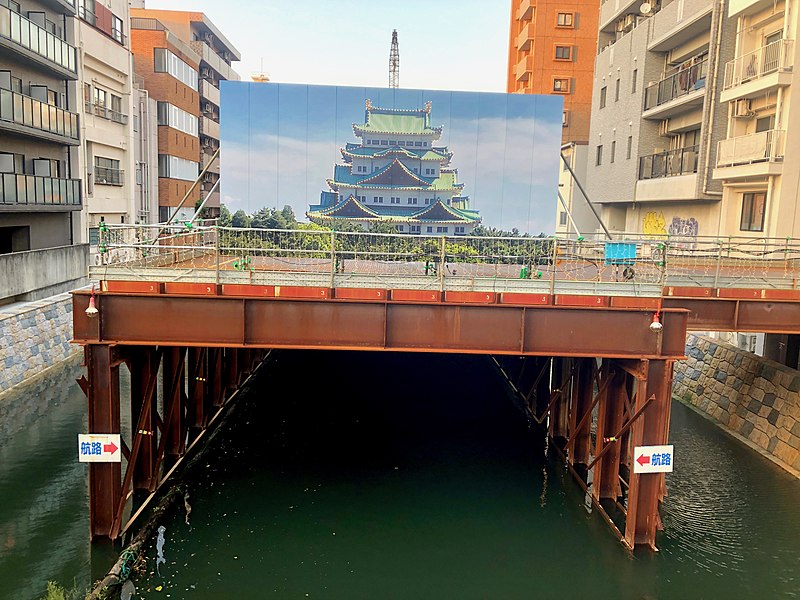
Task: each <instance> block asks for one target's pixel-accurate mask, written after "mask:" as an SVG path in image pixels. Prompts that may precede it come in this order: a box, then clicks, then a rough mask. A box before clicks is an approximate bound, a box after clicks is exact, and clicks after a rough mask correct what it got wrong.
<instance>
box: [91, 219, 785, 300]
mask: <svg viewBox="0 0 800 600" xmlns="http://www.w3.org/2000/svg"><path fill="white" fill-rule="evenodd" d="M689 229H691V227H689ZM99 248H100V253H101V255H102V254H105V256H106V259H105V260H104V261H103V262H104V264H102V265H101V266H98V267H94V268H93V271H92V276H93V277H95V278H97V279H109V278H110V279H114V278H116V279H125V278H129V277H130V276H131V275H132V274H134V275H135V277H136V278H137V279H148V280H155V281H173V280H178V281H196V282H209V283H211V282H216V283H223V284H224V283H254V284H267V285H270V284H271V285H300V286H303V285H305V286H324V287H334V288H335V287H370V288H383V289H441V290H465V291H466V290H474V291H503V292H542V293H575V294H582V293H583V294H599V293H605V294H618V295H637V296H657V295H660V294H661V293H662V289H663V287H664V286H697V287H715V288H719V287H741V288H754V287H755V288H782V289H794V288H796V286H797V282H798V280H800V242H798V241H792V240H787V239H783V240H776V239H763V238H762V239H748V238H730V239H725V240H720V239H714V238H699V237H698V236H694V235H692V232H691V231H689V230H686V231H678V232H676V233H675V234H674V235H666V234H665V235H663V236H644V235H641V234H639V235H632V236H629V237H625V238H624V239H620V240H614V241H611V242H609V241H604V240H600V239H586V238H575V239H564V238H538V237H511V238H494V237H493V238H490V237H477V236H459V237H429V236H412V235H400V234H380V233H367V232H358V231H356V232H352V231H351V232H340V231H335V232H334V231H327V230H320V229H293V230H273V229H257V228H253V229H243V228H242V229H239V228H227V227H217V226H215V225H200V226H197V225H192V224H189V225H188V226H187V225H170V226H163V225H151V226H122V225H119V226H113V225H108V226H105V230H104V231H101V232H100V242H99ZM114 256H116V257H119V256H123V257H124V260H120V259H119V258H113V257H114Z"/></svg>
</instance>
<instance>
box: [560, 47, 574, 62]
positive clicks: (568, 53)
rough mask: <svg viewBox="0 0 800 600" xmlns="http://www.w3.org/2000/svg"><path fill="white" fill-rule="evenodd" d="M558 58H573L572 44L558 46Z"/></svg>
mask: <svg viewBox="0 0 800 600" xmlns="http://www.w3.org/2000/svg"><path fill="white" fill-rule="evenodd" d="M556 60H572V46H556Z"/></svg>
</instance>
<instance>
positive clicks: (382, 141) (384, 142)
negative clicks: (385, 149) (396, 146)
mask: <svg viewBox="0 0 800 600" xmlns="http://www.w3.org/2000/svg"><path fill="white" fill-rule="evenodd" d="M388 145H389V140H381V146H388Z"/></svg>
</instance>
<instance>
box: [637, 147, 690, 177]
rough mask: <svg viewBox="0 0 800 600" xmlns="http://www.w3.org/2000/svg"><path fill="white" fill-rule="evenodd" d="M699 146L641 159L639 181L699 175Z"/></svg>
mask: <svg viewBox="0 0 800 600" xmlns="http://www.w3.org/2000/svg"><path fill="white" fill-rule="evenodd" d="M699 149H700V147H699V146H688V147H686V148H677V149H675V150H668V151H666V152H659V153H657V154H650V155H649V156H642V157H641V158H639V179H658V178H660V177H674V176H676V175H689V174H691V173H697V153H698V151H699Z"/></svg>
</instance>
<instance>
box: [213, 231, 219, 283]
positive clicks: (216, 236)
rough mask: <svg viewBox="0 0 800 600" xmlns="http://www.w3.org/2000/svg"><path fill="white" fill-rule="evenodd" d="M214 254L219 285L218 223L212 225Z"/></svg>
mask: <svg viewBox="0 0 800 600" xmlns="http://www.w3.org/2000/svg"><path fill="white" fill-rule="evenodd" d="M214 254H215V255H216V263H217V265H216V267H217V268H216V274H217V278H216V282H217V285H219V223H216V224H215V225H214Z"/></svg>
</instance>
